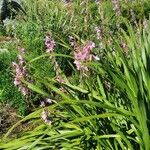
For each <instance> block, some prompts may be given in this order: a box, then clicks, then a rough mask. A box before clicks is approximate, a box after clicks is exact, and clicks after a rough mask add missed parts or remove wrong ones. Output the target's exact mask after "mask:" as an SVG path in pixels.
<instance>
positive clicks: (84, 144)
mask: <svg viewBox="0 0 150 150" xmlns="http://www.w3.org/2000/svg"><path fill="white" fill-rule="evenodd" d="M126 25H127V28H128V30H127V32H124V31H122V34H120V35H118V36H119V38H114V39H113V44H112V45H108V46H106V48H107V52H106V53H107V55H105V56H104V57H103V58H101V60H98V61H97V62H89V63H86V64H85V65H88V67H89V68H91V69H90V70H91V71H90V73H89V74H88V75H89V77H84V78H82V82H81V83H80V84H71V82H72V80H73V78H72V79H71V80H70V79H67V77H65V75H63V77H64V82H61V83H59V82H57V81H56V80H55V79H51V78H48V77H45V78H42V79H38V80H39V82H41V84H43V86H45V88H44V89H41V88H39V87H37V86H35V85H33V84H31V83H28V82H27V81H23V82H24V83H25V84H27V86H28V88H29V89H31V90H33V91H35V92H37V93H39V94H41V95H42V96H44V97H51V95H50V94H49V92H48V91H51V92H53V93H55V99H54V100H53V102H54V103H53V104H51V105H50V106H48V107H47V108H45V111H47V116H46V117H47V118H48V119H49V120H50V121H49V123H48V124H47V123H44V122H43V121H42V119H41V117H40V115H41V112H42V111H43V108H41V109H38V110H37V111H35V112H33V113H32V114H29V115H28V116H27V117H26V118H24V119H23V120H21V121H20V122H18V123H17V124H15V125H14V126H13V127H12V128H11V129H10V130H9V131H8V132H7V133H6V135H5V136H4V138H3V141H2V142H1V144H0V149H7V150H16V149H20V150H22V149H28V150H29V149H40V150H42V149H44V150H45V149H62V150H64V149H66V150H69V149H75V150H77V149H78V150H79V149H80V150H82V149H85V150H87V149H89V150H95V149H96V150H101V149H112V150H120V149H123V150H124V149H130V150H135V149H140V150H149V149H150V145H149V141H150V131H149V130H150V128H149V125H150V122H149V121H150V120H149V111H150V108H149V104H150V101H149V100H150V91H149V89H150V87H149V86H150V74H149V71H150V70H149V61H150V51H149V49H150V45H149V43H150V33H149V28H146V29H144V30H143V29H142V28H141V29H140V32H135V31H134V30H133V29H132V27H131V26H130V25H129V24H127V23H126ZM120 39H123V40H124V43H121V42H122V41H120ZM127 51H128V53H125V52H127ZM51 55H52V56H53V57H54V56H57V57H58V56H59V57H64V59H65V57H67V58H66V59H68V60H69V59H72V57H70V56H65V55H63V54H47V55H43V56H41V57H38V58H36V59H34V60H32V61H30V63H32V62H34V61H37V60H38V59H41V58H43V57H49V56H51ZM60 87H63V88H64V89H65V91H61V90H60ZM46 89H47V90H46ZM58 95H59V96H58ZM24 121H30V122H32V124H34V125H36V127H35V128H34V129H32V130H31V131H28V132H23V133H22V134H20V135H19V136H18V137H17V138H16V139H13V140H9V139H8V136H9V134H10V133H11V131H12V130H13V129H14V128H15V127H17V126H18V125H19V124H20V123H21V122H24Z"/></svg>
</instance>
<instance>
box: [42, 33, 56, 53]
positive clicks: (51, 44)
mask: <svg viewBox="0 0 150 150" xmlns="http://www.w3.org/2000/svg"><path fill="white" fill-rule="evenodd" d="M55 46H56V43H55V41H54V39H53V38H52V37H51V35H47V36H46V37H45V47H46V52H47V53H51V52H53V50H54V48H55Z"/></svg>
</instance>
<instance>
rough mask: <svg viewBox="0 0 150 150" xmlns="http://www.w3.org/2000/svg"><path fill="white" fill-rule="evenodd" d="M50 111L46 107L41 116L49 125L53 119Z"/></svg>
mask: <svg viewBox="0 0 150 150" xmlns="http://www.w3.org/2000/svg"><path fill="white" fill-rule="evenodd" d="M49 115H50V112H49V111H48V110H46V109H44V110H43V112H42V113H41V118H42V119H43V121H44V122H45V123H47V124H49V125H51V123H52V121H51V120H50V118H49Z"/></svg>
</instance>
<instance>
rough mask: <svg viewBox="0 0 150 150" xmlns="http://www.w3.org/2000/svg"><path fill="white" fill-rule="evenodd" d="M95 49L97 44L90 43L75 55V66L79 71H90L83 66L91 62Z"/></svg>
mask: <svg viewBox="0 0 150 150" xmlns="http://www.w3.org/2000/svg"><path fill="white" fill-rule="evenodd" d="M94 47H95V43H93V42H88V43H87V44H86V45H85V46H84V47H83V48H82V49H81V50H80V51H78V52H75V53H74V58H75V61H74V64H75V65H76V67H77V70H80V71H88V68H87V67H86V66H85V65H84V64H83V63H85V62H87V61H91V56H92V54H91V51H92V49H93V48H94Z"/></svg>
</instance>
